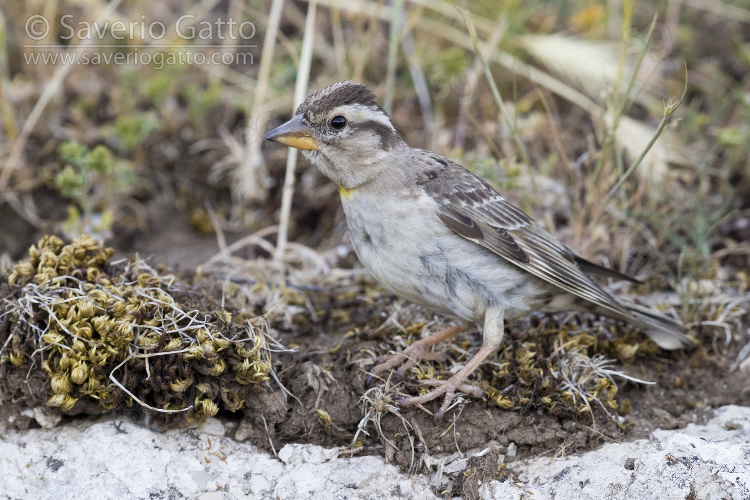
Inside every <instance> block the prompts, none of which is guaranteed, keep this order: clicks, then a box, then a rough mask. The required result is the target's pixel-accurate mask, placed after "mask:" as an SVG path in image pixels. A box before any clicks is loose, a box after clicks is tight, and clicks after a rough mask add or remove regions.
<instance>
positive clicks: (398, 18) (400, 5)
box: [383, 0, 404, 115]
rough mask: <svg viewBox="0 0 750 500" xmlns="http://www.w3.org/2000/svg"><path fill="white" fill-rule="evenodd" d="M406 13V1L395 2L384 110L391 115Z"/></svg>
mask: <svg viewBox="0 0 750 500" xmlns="http://www.w3.org/2000/svg"><path fill="white" fill-rule="evenodd" d="M403 11H404V0H393V8H392V9H391V30H390V34H389V35H388V62H387V69H386V74H385V99H384V102H383V109H384V110H385V112H386V113H388V114H389V115H390V114H391V113H392V112H393V93H394V90H395V86H396V64H397V63H398V46H399V39H400V38H401V25H402V24H403V23H402V17H403Z"/></svg>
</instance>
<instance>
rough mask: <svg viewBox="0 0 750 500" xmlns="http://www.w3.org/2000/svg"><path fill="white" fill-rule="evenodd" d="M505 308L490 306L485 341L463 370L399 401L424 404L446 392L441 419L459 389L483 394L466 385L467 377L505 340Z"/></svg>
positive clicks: (475, 394)
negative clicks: (428, 389)
mask: <svg viewBox="0 0 750 500" xmlns="http://www.w3.org/2000/svg"><path fill="white" fill-rule="evenodd" d="M503 315H504V310H503V309H500V308H498V307H493V308H488V309H487V312H486V313H485V317H484V342H483V343H482V347H480V348H479V351H477V353H476V354H475V355H474V356H473V357H472V358H471V359H470V360H469V361H468V362H467V363H466V364H465V365H464V367H463V368H461V370H460V371H459V372H458V373H456V374H455V375H453V376H452V377H451V378H449V379H448V380H444V381H442V380H441V381H431V383H430V384H429V385H436V384H438V383H439V384H440V385H439V387H438V388H437V389H434V390H432V391H430V392H428V393H427V394H425V395H424V396H412V397H408V398H402V399H400V400H399V403H400V404H402V405H415V404H422V403H426V402H428V401H432V400H433V399H436V398H438V397H439V396H440V395H442V394H445V400H444V401H443V404H442V406H441V407H440V410H439V411H438V412H437V413H436V414H435V420H438V419H440V418H441V417H442V416H443V414H444V413H445V412H446V411H447V410H448V408H449V407H450V405H451V402H452V401H453V398H454V397H455V392H456V391H457V390H460V391H464V392H468V393H470V394H472V395H474V396H477V395H478V394H482V391H481V390H480V389H479V388H478V387H475V388H474V389H470V388H469V387H466V386H465V385H464V382H466V379H467V378H468V377H469V375H471V374H472V373H473V372H474V370H476V369H477V368H478V367H479V365H481V364H482V362H483V361H484V360H485V359H486V358H487V356H489V355H490V354H492V353H493V352H495V351H496V350H497V349H498V347H500V343H501V342H502V341H503V334H504V333H505V328H504V322H503Z"/></svg>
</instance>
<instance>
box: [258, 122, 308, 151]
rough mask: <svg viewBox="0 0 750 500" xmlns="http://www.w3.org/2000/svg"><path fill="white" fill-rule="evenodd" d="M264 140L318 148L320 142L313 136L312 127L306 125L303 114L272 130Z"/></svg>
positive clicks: (297, 146) (301, 147) (296, 146)
mask: <svg viewBox="0 0 750 500" xmlns="http://www.w3.org/2000/svg"><path fill="white" fill-rule="evenodd" d="M263 140H266V141H273V142H278V143H280V144H283V145H284V146H290V147H292V148H297V149H318V142H317V141H316V140H315V138H314V137H313V136H312V132H311V131H310V128H309V127H308V126H307V125H305V122H304V121H303V120H302V115H301V114H299V115H297V116H295V117H294V118H292V119H291V120H289V121H288V122H286V123H285V124H283V125H281V126H279V127H276V128H275V129H273V130H271V131H270V132H269V133H267V134H266V135H265V137H263Z"/></svg>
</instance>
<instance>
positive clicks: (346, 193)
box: [339, 186, 357, 200]
mask: <svg viewBox="0 0 750 500" xmlns="http://www.w3.org/2000/svg"><path fill="white" fill-rule="evenodd" d="M356 189H357V188H356V187H355V188H352V189H346V188H345V187H344V186H339V194H341V197H342V198H346V199H347V200H350V199H351V198H352V196H354V191H355V190H356Z"/></svg>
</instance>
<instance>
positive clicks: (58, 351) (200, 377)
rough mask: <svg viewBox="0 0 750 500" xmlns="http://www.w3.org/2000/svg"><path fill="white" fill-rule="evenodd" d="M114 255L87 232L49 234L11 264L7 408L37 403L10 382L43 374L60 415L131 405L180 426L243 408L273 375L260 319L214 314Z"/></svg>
mask: <svg viewBox="0 0 750 500" xmlns="http://www.w3.org/2000/svg"><path fill="white" fill-rule="evenodd" d="M112 254H113V250H112V249H111V248H105V247H103V246H101V245H100V244H99V243H98V242H97V241H96V240H95V239H93V238H92V237H90V236H82V237H80V238H78V239H76V240H74V241H73V242H72V243H71V244H69V245H65V244H64V242H63V241H62V240H61V239H60V238H58V237H56V236H45V237H43V238H42V239H41V240H40V241H39V243H38V245H36V246H32V247H31V248H30V249H29V260H25V261H22V262H19V263H18V264H16V265H15V266H14V267H13V269H12V270H11V272H10V274H9V275H8V279H7V281H8V284H9V285H10V290H11V292H10V296H9V297H6V299H5V304H4V305H2V306H0V346H1V347H0V404H3V402H7V401H10V400H13V401H18V400H22V401H26V402H27V404H30V405H31V404H36V401H35V399H36V398H37V397H38V394H35V393H34V390H33V388H32V386H31V385H30V384H26V386H28V387H24V385H23V384H18V383H16V384H13V383H12V381H13V380H16V381H18V380H25V381H27V382H28V380H29V379H30V375H31V374H35V373H37V374H38V373H39V371H40V370H41V371H43V372H44V373H45V374H46V382H45V383H44V390H43V392H44V398H45V400H46V404H47V406H50V407H54V408H59V409H60V410H62V411H64V412H71V413H78V412H86V413H92V412H94V410H93V408H96V407H98V410H99V411H108V410H111V409H113V408H116V407H121V406H123V405H125V406H132V403H133V401H136V402H137V403H139V404H140V405H141V406H143V407H144V408H145V409H146V411H147V412H158V413H159V414H160V415H163V416H166V415H169V417H168V418H169V423H170V424H179V423H180V422H181V421H182V419H184V420H186V421H188V422H194V421H198V422H200V421H203V420H205V419H206V418H208V417H211V416H213V415H215V414H216V413H217V412H218V410H219V408H223V409H227V410H230V411H236V410H239V409H241V408H243V407H244V404H245V400H246V399H247V398H249V397H252V396H253V394H254V391H253V388H254V387H257V385H256V384H258V383H260V382H262V381H264V380H268V379H269V377H270V376H271V375H270V371H271V363H270V354H269V353H270V351H269V348H268V343H267V335H266V330H267V326H266V323H265V319H264V318H262V317H255V318H245V317H242V316H240V315H237V314H235V315H233V314H232V313H230V312H228V311H225V310H223V309H221V308H219V307H211V304H212V303H211V301H210V300H207V299H206V298H205V297H201V295H200V294H199V293H198V292H195V291H193V290H191V289H190V288H186V287H181V286H180V285H179V284H178V283H177V280H176V278H175V277H174V276H171V275H162V274H159V273H157V272H156V271H155V270H154V269H152V268H151V267H149V266H148V265H147V264H146V262H145V261H143V260H142V259H140V258H139V257H137V256H136V257H134V258H131V259H127V260H120V261H117V262H110V258H111V257H112ZM202 299H203V300H202ZM207 304H208V305H207ZM14 372H15V373H14ZM19 373H21V374H24V377H20V378H19V377H18V376H17V374H19ZM27 374H28V375H27ZM256 392H257V391H256Z"/></svg>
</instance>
